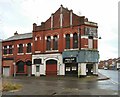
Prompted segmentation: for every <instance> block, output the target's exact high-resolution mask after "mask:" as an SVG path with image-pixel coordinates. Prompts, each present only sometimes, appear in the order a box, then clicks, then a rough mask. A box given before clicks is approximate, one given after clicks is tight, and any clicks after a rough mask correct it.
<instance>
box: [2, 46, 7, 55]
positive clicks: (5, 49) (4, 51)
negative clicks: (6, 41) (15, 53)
mask: <svg viewBox="0 0 120 97" xmlns="http://www.w3.org/2000/svg"><path fill="white" fill-rule="evenodd" d="M3 53H4V55H5V54H7V46H4V50H3Z"/></svg>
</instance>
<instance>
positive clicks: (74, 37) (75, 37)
mask: <svg viewBox="0 0 120 97" xmlns="http://www.w3.org/2000/svg"><path fill="white" fill-rule="evenodd" d="M73 48H78V35H77V33H74V34H73Z"/></svg>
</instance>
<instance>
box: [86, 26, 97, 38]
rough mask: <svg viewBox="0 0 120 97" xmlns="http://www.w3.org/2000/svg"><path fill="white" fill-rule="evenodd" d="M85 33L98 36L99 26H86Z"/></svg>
mask: <svg viewBox="0 0 120 97" xmlns="http://www.w3.org/2000/svg"><path fill="white" fill-rule="evenodd" d="M85 35H89V36H94V37H97V28H93V27H85Z"/></svg>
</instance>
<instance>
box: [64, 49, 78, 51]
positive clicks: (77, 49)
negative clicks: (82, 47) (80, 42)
mask: <svg viewBox="0 0 120 97" xmlns="http://www.w3.org/2000/svg"><path fill="white" fill-rule="evenodd" d="M70 50H79V48H75V49H74V48H72V49H64V51H70Z"/></svg>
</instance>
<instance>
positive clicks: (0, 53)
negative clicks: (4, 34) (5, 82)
mask: <svg viewBox="0 0 120 97" xmlns="http://www.w3.org/2000/svg"><path fill="white" fill-rule="evenodd" d="M1 71H2V40H1V39H0V76H1Z"/></svg>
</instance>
